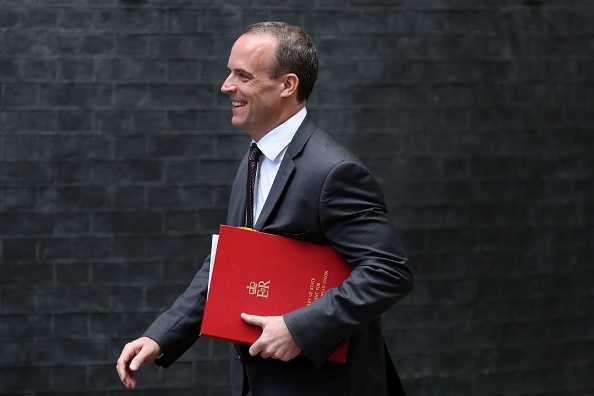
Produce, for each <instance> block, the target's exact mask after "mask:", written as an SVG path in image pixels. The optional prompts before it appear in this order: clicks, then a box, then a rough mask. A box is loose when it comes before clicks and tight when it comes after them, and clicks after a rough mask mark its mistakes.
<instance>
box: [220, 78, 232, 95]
mask: <svg viewBox="0 0 594 396" xmlns="http://www.w3.org/2000/svg"><path fill="white" fill-rule="evenodd" d="M230 80H231V75H229V76H228V77H227V78H226V79H225V81H223V85H221V92H222V93H224V94H230V93H232V92H233V91H234V90H235V84H233V83H231V81H230Z"/></svg>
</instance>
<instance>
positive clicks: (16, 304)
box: [1, 267, 49, 331]
mask: <svg viewBox="0 0 594 396" xmlns="http://www.w3.org/2000/svg"><path fill="white" fill-rule="evenodd" d="M13 268H14V267H13ZM13 271H14V270H13ZM7 272H8V271H7ZM2 279H3V280H4V279H10V278H9V277H4V276H3V277H2ZM46 279H49V278H48V277H47V276H46ZM1 297H2V306H1V309H2V314H3V315H5V314H9V315H10V314H22V315H31V314H34V313H36V306H35V290H34V289H31V288H27V287H25V286H22V287H19V288H18V289H15V288H11V287H3V288H2V294H1ZM12 331H18V328H15V329H14V330H12Z"/></svg>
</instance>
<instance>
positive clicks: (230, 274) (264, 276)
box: [200, 225, 351, 363]
mask: <svg viewBox="0 0 594 396" xmlns="http://www.w3.org/2000/svg"><path fill="white" fill-rule="evenodd" d="M350 273H351V266H350V265H349V264H348V263H347V262H346V260H345V259H344V258H343V257H342V256H341V255H340V254H338V253H337V252H336V251H335V250H334V249H332V248H331V247H330V246H324V245H318V244H313V243H309V242H304V241H299V240H296V239H291V238H286V237H281V236H278V235H272V234H267V233H263V232H259V231H253V230H249V229H244V228H237V227H230V226H225V225H222V226H221V227H220V229H219V236H218V243H217V246H216V254H215V259H214V264H211V279H210V286H209V291H208V298H207V300H206V306H205V308H204V316H203V319H202V328H201V330H200V335H201V336H202V335H203V336H207V337H213V338H218V339H222V340H226V341H232V342H238V343H243V344H249V345H251V344H253V343H254V342H255V341H256V340H257V339H258V338H259V337H260V335H261V334H262V329H261V328H260V327H258V326H254V325H250V324H247V323H245V322H244V321H243V320H242V319H241V317H240V314H241V313H242V312H244V313H248V314H254V315H259V316H279V315H283V314H285V313H288V312H291V311H294V310H295V309H298V308H301V307H302V306H305V305H308V304H310V303H312V302H313V301H315V300H317V299H318V298H320V297H322V296H323V295H324V294H325V292H326V291H328V289H330V288H333V287H337V286H340V285H341V284H342V282H343V281H344V280H345V279H346V278H347V277H348V276H349V275H350ZM347 344H348V342H345V343H344V344H342V345H341V346H340V347H339V348H338V349H337V350H336V351H334V353H333V354H332V355H330V356H329V357H328V360H331V361H336V362H343V363H344V362H345V361H346V352H347Z"/></svg>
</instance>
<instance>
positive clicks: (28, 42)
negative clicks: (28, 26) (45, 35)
mask: <svg viewBox="0 0 594 396" xmlns="http://www.w3.org/2000/svg"><path fill="white" fill-rule="evenodd" d="M4 40H5V44H4V49H5V51H6V52H9V53H17V54H34V53H35V51H36V50H37V34H36V32H35V31H33V30H30V31H29V30H13V31H10V30H9V31H7V32H5V33H4Z"/></svg>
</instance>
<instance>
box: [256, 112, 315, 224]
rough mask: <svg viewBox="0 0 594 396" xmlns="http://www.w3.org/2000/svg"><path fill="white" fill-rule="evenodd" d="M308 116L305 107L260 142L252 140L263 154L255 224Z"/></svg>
mask: <svg viewBox="0 0 594 396" xmlns="http://www.w3.org/2000/svg"><path fill="white" fill-rule="evenodd" d="M306 115H307V110H306V109H305V107H304V108H302V109H301V110H299V111H298V112H297V114H295V115H294V116H293V117H291V118H289V119H288V120H287V121H285V122H284V123H283V124H281V125H279V126H278V127H276V128H274V129H273V130H272V131H270V132H268V133H267V134H266V135H264V137H263V138H262V139H260V141H259V142H255V141H254V140H252V143H256V144H257V145H258V148H259V149H260V151H262V154H263V155H261V156H260V159H259V162H258V173H257V175H256V186H255V188H254V190H255V191H254V224H255V223H256V221H257V220H258V216H259V215H260V212H262V207H263V206H264V203H265V202H266V198H267V197H268V194H269V193H270V189H271V188H272V183H273V182H274V178H275V177H276V174H277V173H278V168H279V167H280V164H281V161H282V160H283V157H284V156H285V152H286V151H287V147H288V146H289V143H291V140H293V136H295V133H296V132H297V129H298V128H299V126H300V125H301V123H302V122H303V120H304V119H305V116H306Z"/></svg>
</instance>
